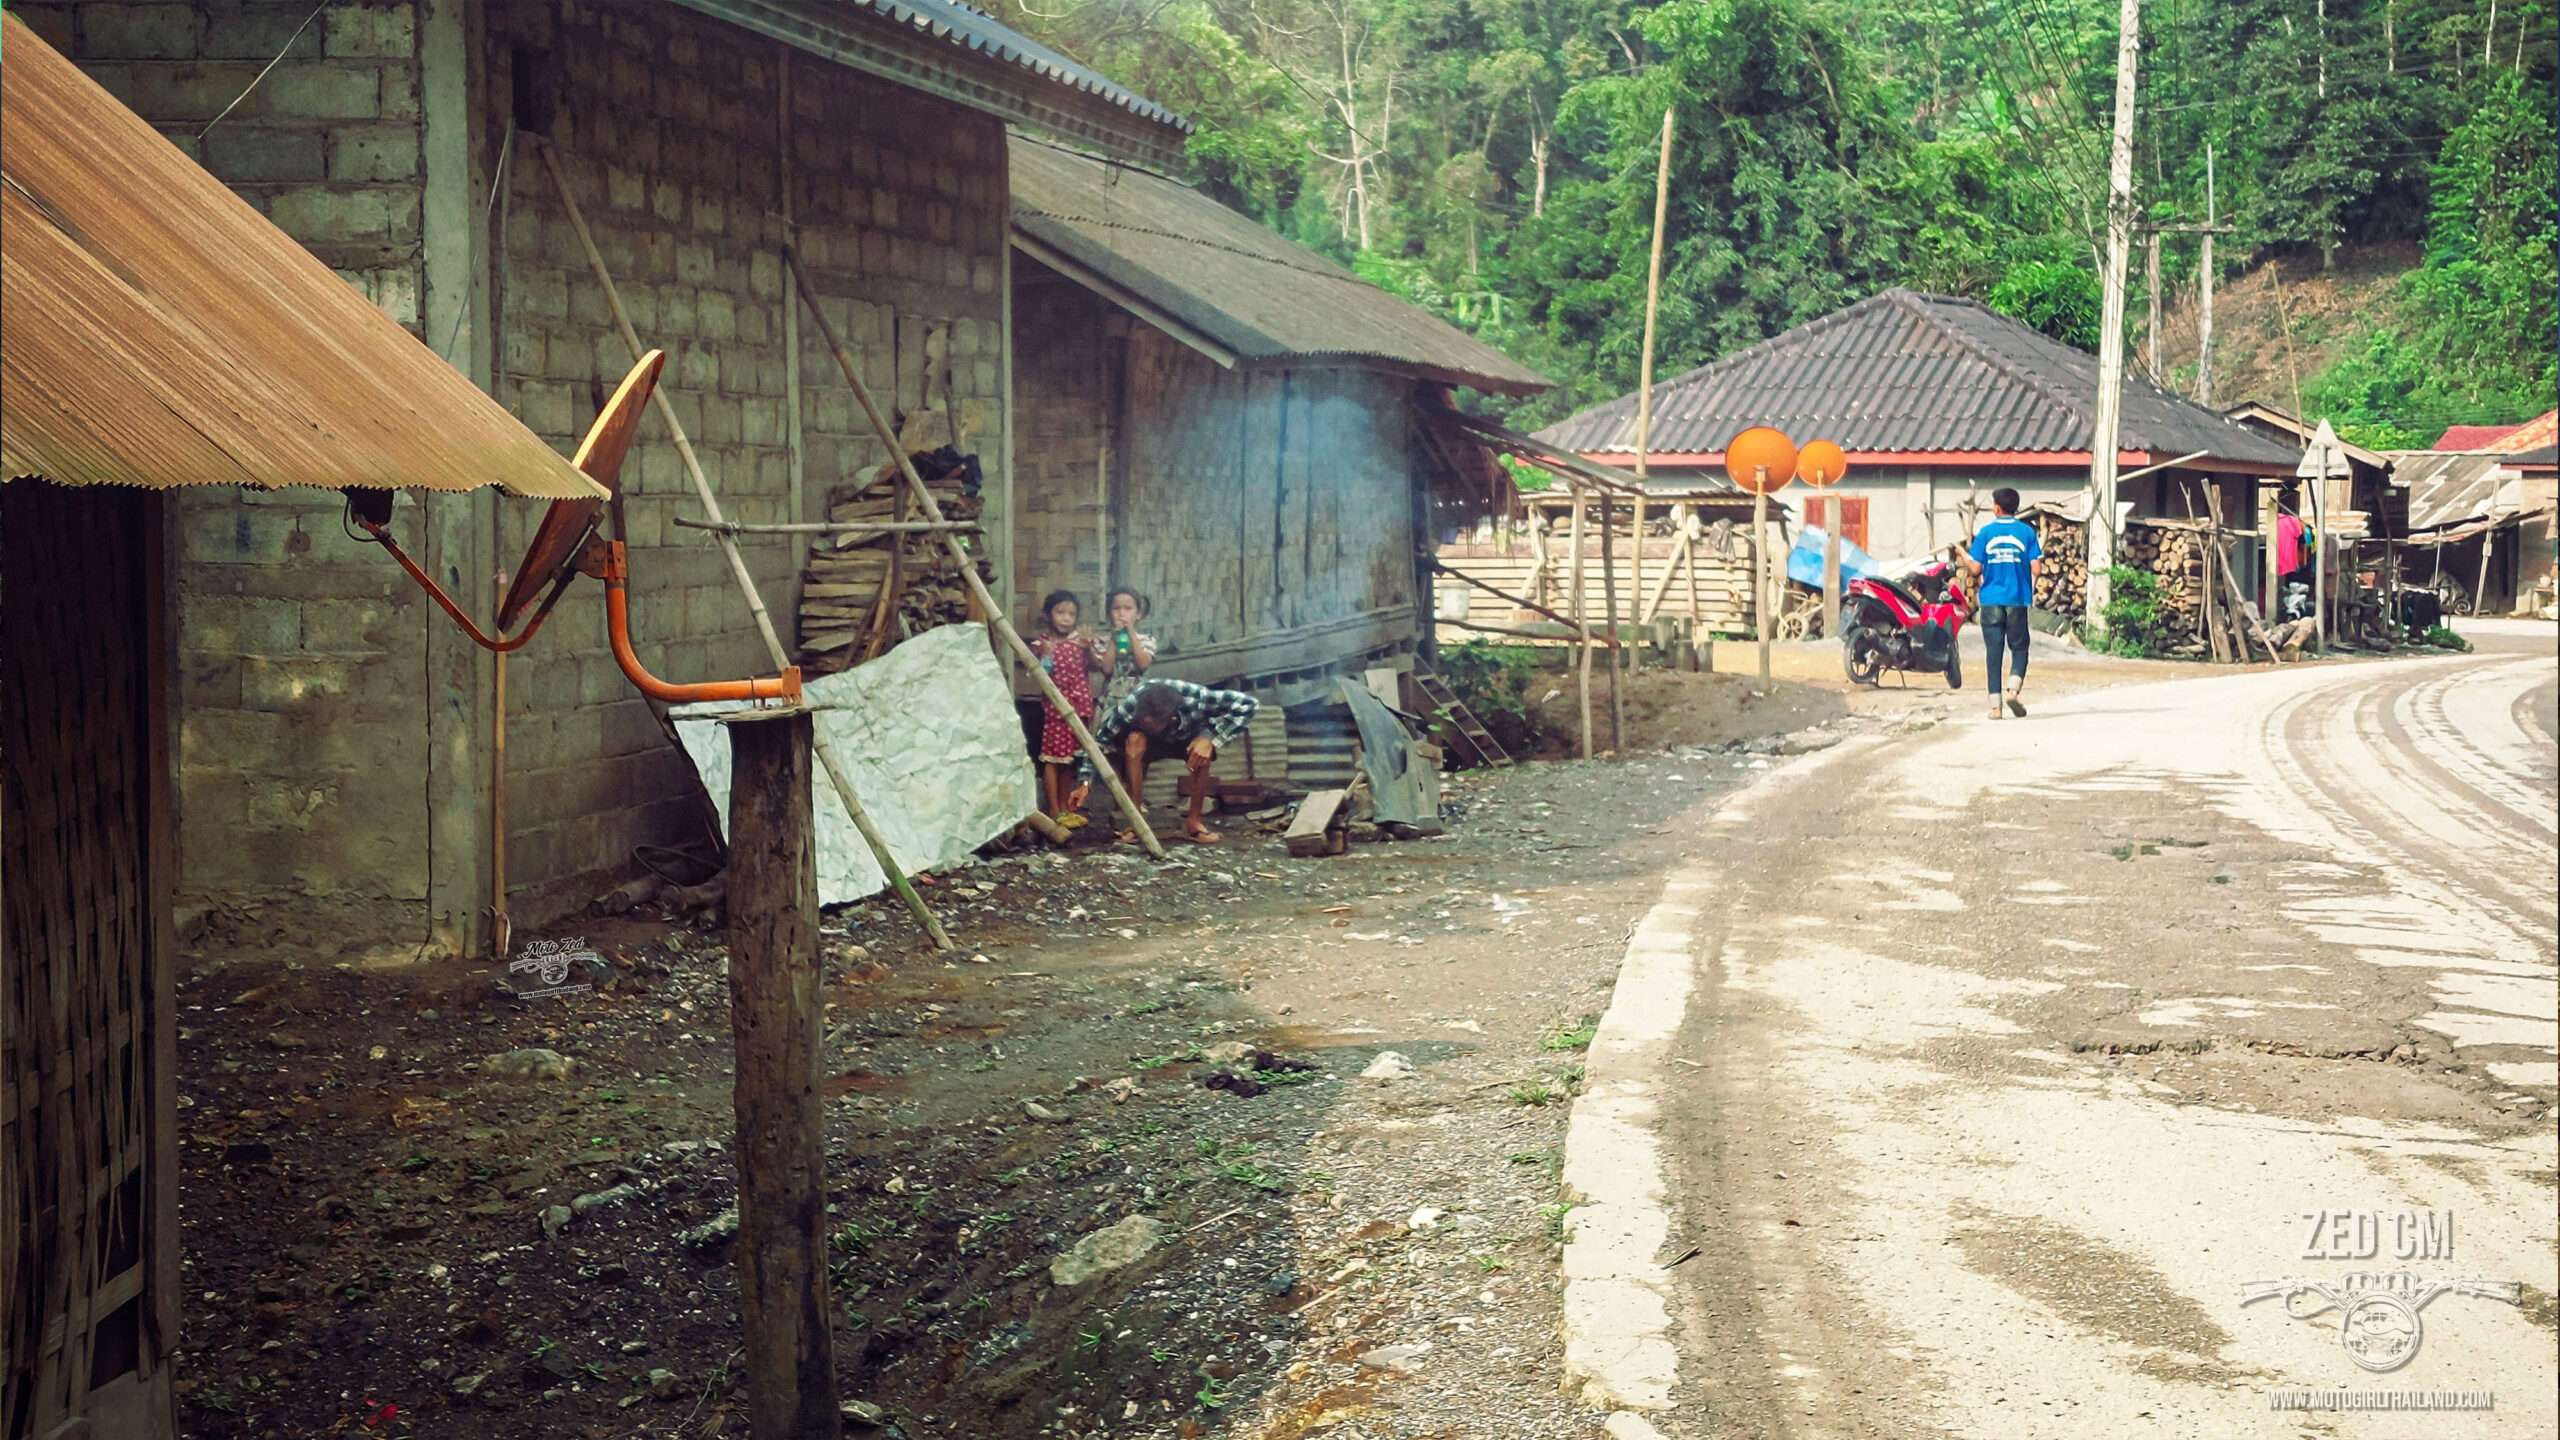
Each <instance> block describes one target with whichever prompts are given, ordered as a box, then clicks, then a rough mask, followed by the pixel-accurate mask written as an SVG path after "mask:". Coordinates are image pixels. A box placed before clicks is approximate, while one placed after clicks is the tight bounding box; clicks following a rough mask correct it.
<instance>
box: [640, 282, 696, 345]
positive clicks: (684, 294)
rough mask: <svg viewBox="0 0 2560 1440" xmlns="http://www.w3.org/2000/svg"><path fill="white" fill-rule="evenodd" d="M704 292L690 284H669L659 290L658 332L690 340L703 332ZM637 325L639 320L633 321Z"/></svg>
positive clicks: (670, 336) (676, 338)
mask: <svg viewBox="0 0 2560 1440" xmlns="http://www.w3.org/2000/svg"><path fill="white" fill-rule="evenodd" d="M701 302H702V294H701V292H700V291H698V290H695V289H694V288H693V287H692V286H690V285H668V286H665V287H663V288H662V289H660V290H659V291H658V328H657V332H656V333H658V334H661V335H664V336H666V337H667V338H668V339H669V340H678V339H686V340H689V339H691V338H693V337H694V336H696V335H699V334H700V333H702V330H701V326H702V320H701ZM633 323H634V324H635V325H637V324H638V322H637V321H636V320H635V321H634V322H633Z"/></svg>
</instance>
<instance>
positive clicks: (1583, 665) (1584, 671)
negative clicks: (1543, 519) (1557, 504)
mask: <svg viewBox="0 0 2560 1440" xmlns="http://www.w3.org/2000/svg"><path fill="white" fill-rule="evenodd" d="M1571 488H1572V490H1573V565H1572V568H1571V570H1570V571H1569V572H1568V577H1567V579H1566V581H1565V584H1566V587H1567V589H1568V591H1569V592H1570V598H1571V600H1572V601H1573V628H1574V629H1575V630H1576V631H1577V632H1579V634H1580V638H1581V644H1580V646H1579V647H1578V648H1579V650H1580V652H1581V653H1580V655H1579V656H1578V657H1577V658H1576V659H1575V661H1574V685H1575V687H1576V688H1577V690H1578V691H1579V692H1580V699H1581V718H1582V730H1581V745H1582V758H1583V759H1585V760H1588V759H1590V758H1591V625H1590V622H1589V621H1588V620H1586V619H1585V618H1584V616H1583V605H1582V511H1583V506H1584V501H1583V496H1582V487H1581V486H1579V485H1575V486H1573V487H1571Z"/></svg>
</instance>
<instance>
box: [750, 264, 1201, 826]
mask: <svg viewBox="0 0 2560 1440" xmlns="http://www.w3.org/2000/svg"><path fill="white" fill-rule="evenodd" d="M782 264H783V267H784V268H785V269H788V270H789V271H790V272H791V283H792V287H793V288H794V289H795V290H797V291H798V292H799V295H800V303H801V304H803V305H806V306H808V307H809V318H810V319H811V320H812V321H814V322H816V324H817V327H818V338H819V340H820V341H822V342H823V343H824V344H825V345H826V347H827V351H828V353H830V354H832V355H834V356H835V357H836V367H837V368H838V369H840V370H842V371H843V372H844V380H845V383H846V384H847V385H850V386H852V387H853V398H854V400H855V401H856V402H857V403H858V404H860V405H861V407H862V413H863V414H864V415H865V416H867V417H869V419H870V421H871V428H872V430H873V431H874V432H876V433H877V434H878V435H879V437H880V443H881V445H882V446H883V447H885V448H886V449H887V450H888V452H889V458H890V460H891V461H893V462H894V463H895V464H896V465H897V467H898V473H899V475H901V476H903V477H904V478H905V480H906V482H907V493H908V494H910V495H911V496H913V497H914V498H915V502H916V504H917V506H918V507H919V508H921V509H922V510H923V511H924V515H925V518H926V519H927V520H932V521H940V520H942V519H943V518H944V517H943V514H942V502H941V501H939V500H936V499H934V498H933V491H932V489H931V488H930V487H928V486H927V485H926V484H925V483H924V477H922V476H920V475H918V474H917V473H916V467H915V462H914V461H912V460H910V459H908V458H907V452H906V450H905V448H904V447H903V446H901V445H899V443H898V434H897V431H896V430H895V429H894V428H893V427H891V425H890V424H889V417H887V416H886V415H883V414H881V413H880V406H879V403H878V402H877V401H875V400H873V399H872V398H871V387H870V386H868V385H865V384H863V383H862V373H861V371H859V370H858V369H856V368H855V366H854V363H853V357H852V356H851V355H849V354H847V353H846V352H845V348H844V346H843V345H842V344H841V343H839V342H838V341H837V339H836V331H835V326H834V325H833V324H832V323H830V322H829V321H828V319H827V312H826V310H825V308H824V307H822V306H821V305H819V304H818V292H817V290H816V288H815V287H813V286H812V285H810V283H809V274H808V272H807V271H805V270H803V269H801V268H800V257H799V256H798V255H797V254H795V253H793V251H792V250H791V249H790V247H788V246H785V247H784V248H783V251H782ZM938 533H939V534H940V535H941V537H942V544H943V548H944V549H945V550H947V551H949V552H950V555H951V558H952V560H953V562H954V563H956V564H957V565H958V566H959V568H960V578H961V580H962V581H963V582H964V583H966V584H967V586H968V587H969V595H970V598H971V599H972V600H974V601H976V602H977V605H978V608H979V609H981V610H983V611H985V612H986V615H987V623H988V625H990V626H991V627H993V628H994V630H995V632H996V634H997V635H999V636H1000V637H1002V638H1003V640H1004V642H1005V644H1006V646H1007V647H1008V648H1010V649H1011V650H1012V651H1013V658H1014V659H1015V660H1017V661H1019V662H1021V663H1022V664H1024V665H1027V666H1029V667H1030V669H1031V676H1032V679H1034V680H1035V681H1037V682H1038V683H1039V686H1040V694H1041V696H1042V697H1043V698H1045V699H1046V700H1047V701H1048V702H1049V703H1050V704H1051V705H1052V706H1055V707H1056V708H1057V711H1058V713H1059V714H1060V715H1063V716H1065V717H1066V721H1067V728H1068V729H1070V730H1073V731H1074V732H1075V737H1076V745H1077V747H1078V748H1079V749H1081V750H1083V751H1084V756H1085V759H1086V760H1088V761H1090V762H1091V763H1092V765H1093V769H1094V774H1095V775H1096V776H1097V777H1099V778H1100V779H1101V781H1102V784H1103V787H1104V788H1105V789H1106V790H1108V791H1109V792H1110V795H1111V798H1112V800H1113V801H1114V802H1115V803H1116V804H1118V805H1119V807H1120V813H1121V814H1122V815H1124V816H1126V817H1128V820H1129V824H1130V828H1131V830H1133V831H1134V832H1135V833H1136V835H1137V837H1138V843H1139V844H1140V845H1143V846H1145V847H1146V850H1147V853H1148V854H1150V855H1153V856H1154V857H1156V858H1157V859H1159V860H1162V859H1164V858H1165V853H1164V842H1163V841H1161V840H1158V839H1157V838H1156V832H1155V827H1154V825H1152V824H1150V823H1149V822H1148V821H1147V818H1146V814H1147V812H1146V811H1145V810H1143V809H1141V808H1139V806H1138V804H1137V802H1136V801H1135V800H1134V799H1132V798H1131V796H1130V794H1129V792H1128V790H1127V789H1126V788H1125V787H1124V786H1122V785H1121V783H1120V777H1119V775H1118V774H1117V773H1115V772H1114V770H1113V767H1112V763H1111V757H1110V756H1108V755H1105V754H1103V753H1102V746H1101V744H1100V743H1099V742H1097V741H1096V740H1095V739H1094V738H1093V731H1092V730H1091V729H1090V728H1088V727H1087V726H1086V725H1085V723H1084V717H1082V716H1080V715H1078V714H1077V713H1076V711H1075V707H1074V706H1072V705H1069V704H1068V703H1067V701H1066V697H1065V696H1063V695H1061V694H1059V693H1058V685H1057V682H1056V681H1054V680H1051V679H1050V678H1049V671H1048V667H1046V666H1044V665H1042V664H1041V663H1040V661H1039V657H1037V656H1035V655H1033V654H1032V653H1031V647H1030V646H1028V645H1025V644H1024V643H1022V635H1021V633H1020V632H1018V631H1016V630H1015V629H1014V628H1013V622H1012V621H1011V620H1010V619H1008V618H1006V616H1005V612H1004V609H1003V607H1002V606H999V605H998V604H996V602H995V597H994V596H992V595H990V594H988V593H987V582H986V581H985V580H983V579H981V578H979V576H978V564H977V560H976V559H975V557H973V556H971V555H970V554H969V552H968V551H966V550H964V549H962V548H961V546H960V539H959V537H958V536H956V535H954V534H952V533H951V532H950V531H948V530H945V531H941V532H938Z"/></svg>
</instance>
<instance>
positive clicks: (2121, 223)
mask: <svg viewBox="0 0 2560 1440" xmlns="http://www.w3.org/2000/svg"><path fill="white" fill-rule="evenodd" d="M2141 52H2142V0H2123V3H2122V6H2121V7H2120V8H2119V10H2118V11H2117V15H2116V125H2115V141H2114V144H2113V146H2112V147H2111V149H2110V153H2109V155H2108V159H2107V273H2106V293H2105V303H2104V304H2103V305H2102V306H2101V307H2100V319H2099V322H2098V325H2099V329H2098V417H2097V425H2096V426H2095V427H2094V428H2095V432H2096V433H2095V434H2093V435H2092V436H2091V437H2090V440H2089V490H2090V508H2089V584H2088V587H2087V588H2088V603H2089V610H2088V620H2089V624H2090V626H2091V627H2092V628H2095V629H2099V630H2101V631H2103V630H2104V628H2105V625H2106V613H2107V601H2108V599H2109V595H2108V590H2109V587H2108V585H2107V570H2108V568H2109V567H2111V566H2113V565H2114V564H2115V558H2116V536H2115V526H2116V440H2117V436H2118V434H2119V432H2121V431H2122V429H2123V428H2124V427H2123V421H2124V278H2125V277H2124V272H2125V266H2126V264H2127V262H2128V261H2129V260H2130V259H2131V258H2132V257H2131V256H2130V255H2129V254H2128V253H2127V252H2129V251H2130V250H2131V249H2132V248H2133V81H2134V67H2135V65H2136V64H2137V63H2138V61H2139V58H2140V56H2141Z"/></svg>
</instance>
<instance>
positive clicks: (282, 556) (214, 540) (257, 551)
mask: <svg viewBox="0 0 2560 1440" xmlns="http://www.w3.org/2000/svg"><path fill="white" fill-rule="evenodd" d="M181 529H182V532H183V533H182V536H181V539H180V542H179V553H180V554H181V555H182V556H184V557H185V559H186V560H187V561H188V562H190V563H194V564H209V565H283V564H285V563H286V562H287V561H289V560H291V559H293V558H294V557H296V556H299V555H303V554H306V553H308V552H309V551H310V549H311V541H310V537H309V536H307V535H305V534H303V533H302V528H301V525H300V523H299V522H298V520H297V519H296V517H295V516H294V515H293V513H292V512H291V511H287V510H276V509H269V508H265V507H259V508H250V507H247V506H205V507H203V508H200V509H199V508H195V507H189V509H188V510H187V511H186V513H185V518H184V519H183V520H182V521H181Z"/></svg>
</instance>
